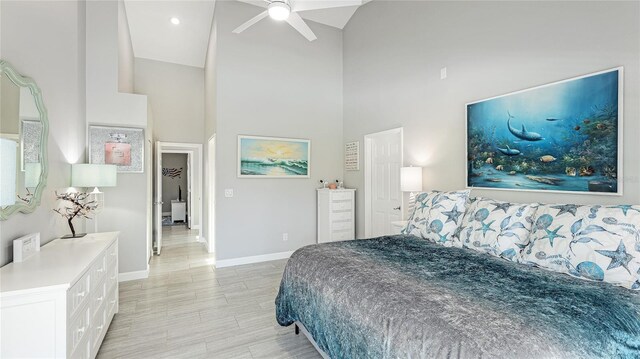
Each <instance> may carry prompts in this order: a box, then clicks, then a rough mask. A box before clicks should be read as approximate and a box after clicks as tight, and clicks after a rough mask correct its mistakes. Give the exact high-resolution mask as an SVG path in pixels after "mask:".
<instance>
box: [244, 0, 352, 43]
mask: <svg viewBox="0 0 640 359" xmlns="http://www.w3.org/2000/svg"><path fill="white" fill-rule="evenodd" d="M264 1H265V2H266V7H267V10H265V11H263V12H261V13H260V14H258V15H256V16H255V17H253V18H252V19H251V20H249V21H247V22H245V23H244V24H242V25H240V26H238V27H237V28H236V29H235V30H233V32H234V33H236V34H239V33H241V32H243V31H244V30H246V29H248V28H249V27H251V26H253V25H254V24H256V23H257V22H258V21H260V20H262V19H264V18H265V17H267V16H269V17H271V18H272V19H274V20H277V21H283V20H284V21H286V22H287V23H288V24H289V25H291V26H292V27H293V28H294V29H296V30H298V32H299V33H300V34H302V36H304V37H306V38H307V40H309V41H313V40H315V39H317V37H316V35H315V34H314V33H313V31H311V29H310V28H309V26H308V25H307V23H306V22H304V20H303V19H302V17H300V15H298V12H299V11H307V10H320V9H330V8H336V7H345V6H359V5H362V3H363V0H324V1H321V0H264ZM252 3H254V2H252Z"/></svg>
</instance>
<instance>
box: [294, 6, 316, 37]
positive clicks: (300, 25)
mask: <svg viewBox="0 0 640 359" xmlns="http://www.w3.org/2000/svg"><path fill="white" fill-rule="evenodd" d="M286 21H287V22H288V23H289V25H291V26H293V28H294V29H296V30H298V32H299V33H301V34H302V36H304V37H306V38H307V40H309V41H313V40H315V39H317V37H316V35H315V34H314V33H313V31H311V29H310V28H309V25H307V23H306V22H304V20H302V18H301V17H300V15H298V14H296V13H295V12H292V13H291V14H289V17H288V18H287V20H286Z"/></svg>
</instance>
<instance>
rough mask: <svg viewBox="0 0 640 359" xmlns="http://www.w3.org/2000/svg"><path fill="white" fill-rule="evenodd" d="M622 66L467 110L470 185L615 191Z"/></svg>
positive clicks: (610, 192)
mask: <svg viewBox="0 0 640 359" xmlns="http://www.w3.org/2000/svg"><path fill="white" fill-rule="evenodd" d="M621 89H622V68H617V69H613V70H608V71H604V72H599V73H596V74H591V75H587V76H582V77H578V78H574V79H569V80H565V81H561V82H556V83H553V84H549V85H545V86H540V87H536V88H532V89H529V90H524V91H519V92H516V93H512V94H508V95H504V96H500V97H495V98H491V99H488V100H483V101H478V102H474V103H470V104H468V105H467V185H468V186H469V187H479V188H495V189H515V190H535V191H563V192H589V193H604V194H607V193H608V194H616V193H618V192H619V190H620V189H619V186H618V183H619V179H620V177H621V172H620V170H621V169H620V164H621V153H620V145H621V144H620V143H619V135H620V132H619V131H620V130H621V126H622V123H621V119H620V114H621V113H622V108H621V101H620V100H621V99H622V90H621Z"/></svg>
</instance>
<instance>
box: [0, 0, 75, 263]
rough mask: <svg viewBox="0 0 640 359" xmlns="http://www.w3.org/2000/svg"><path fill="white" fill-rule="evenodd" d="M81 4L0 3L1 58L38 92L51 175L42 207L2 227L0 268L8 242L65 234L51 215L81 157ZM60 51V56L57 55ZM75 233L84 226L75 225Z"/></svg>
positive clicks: (9, 249)
mask: <svg viewBox="0 0 640 359" xmlns="http://www.w3.org/2000/svg"><path fill="white" fill-rule="evenodd" d="M84 27H85V10H84V3H83V2H72V1H5V0H3V1H2V2H0V57H2V59H3V60H7V61H8V62H9V63H11V64H12V65H13V66H14V67H15V68H16V69H17V70H18V71H19V72H20V73H22V74H24V75H26V76H29V77H32V78H33V79H34V80H35V81H36V83H37V84H38V86H39V87H40V88H41V89H42V97H43V100H44V104H45V106H46V108H47V111H48V115H49V124H50V128H49V138H48V148H47V150H48V155H49V159H48V160H49V176H48V180H47V187H46V188H45V191H44V193H43V195H42V202H41V204H40V206H39V207H38V208H37V209H36V211H35V212H34V213H32V214H29V215H25V214H15V215H13V216H12V217H11V218H10V219H9V220H7V221H2V222H0V242H1V243H0V244H1V245H0V266H2V265H4V264H6V263H8V262H10V261H11V260H12V257H13V256H12V242H11V241H12V240H14V239H15V238H17V237H20V236H22V235H25V234H28V233H33V232H40V234H41V239H42V243H43V244H44V243H46V242H49V241H50V240H52V239H54V238H56V237H58V236H60V235H63V234H66V233H69V229H68V227H67V225H66V221H65V220H64V219H63V218H61V217H60V216H59V215H58V214H56V213H54V212H53V208H56V207H57V205H56V200H55V194H54V191H56V190H57V191H64V190H66V189H67V187H69V185H70V181H71V178H70V177H71V167H70V165H69V164H70V163H76V162H82V161H83V160H84V154H85V150H84V149H85V122H84V114H85V80H84V67H85V58H84V46H85V43H84ZM60 49H64V51H60ZM76 227H81V228H78V231H80V230H82V227H84V226H83V224H82V223H80V222H78V223H77V224H76Z"/></svg>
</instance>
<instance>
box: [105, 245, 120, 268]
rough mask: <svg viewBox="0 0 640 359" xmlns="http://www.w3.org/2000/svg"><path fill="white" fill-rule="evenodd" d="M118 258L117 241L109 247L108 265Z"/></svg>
mask: <svg viewBox="0 0 640 359" xmlns="http://www.w3.org/2000/svg"><path fill="white" fill-rule="evenodd" d="M116 259H118V242H115V243H114V244H112V245H111V246H110V247H109V249H107V265H109V264H111V263H113V262H114V261H115V260H116Z"/></svg>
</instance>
